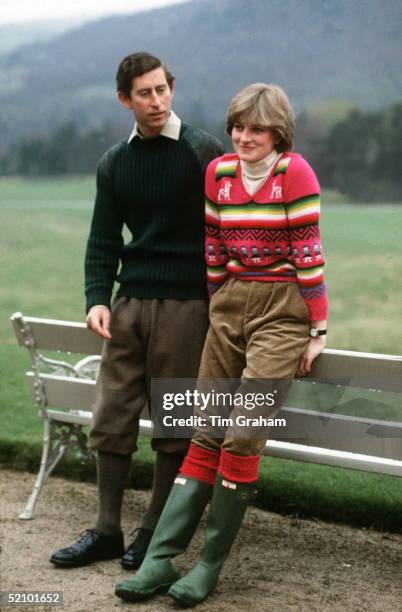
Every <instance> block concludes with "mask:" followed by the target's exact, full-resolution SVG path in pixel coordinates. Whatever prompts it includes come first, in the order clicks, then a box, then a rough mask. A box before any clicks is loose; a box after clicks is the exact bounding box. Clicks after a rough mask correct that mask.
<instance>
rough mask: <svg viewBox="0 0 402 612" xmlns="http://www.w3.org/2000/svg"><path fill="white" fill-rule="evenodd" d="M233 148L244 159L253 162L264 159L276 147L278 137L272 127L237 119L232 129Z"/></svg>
mask: <svg viewBox="0 0 402 612" xmlns="http://www.w3.org/2000/svg"><path fill="white" fill-rule="evenodd" d="M231 136H232V143H233V148H234V150H235V151H236V153H237V154H238V156H239V157H240V159H241V160H242V161H246V162H249V163H253V162H256V161H259V160H260V159H263V158H264V157H266V156H267V155H269V154H270V153H272V151H273V150H274V148H275V144H276V138H275V135H274V134H273V132H272V130H271V129H270V128H266V127H261V126H259V125H254V124H252V123H250V122H248V121H240V120H239V121H236V123H235V124H234V125H233V129H232V135H231Z"/></svg>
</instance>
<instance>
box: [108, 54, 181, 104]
mask: <svg viewBox="0 0 402 612" xmlns="http://www.w3.org/2000/svg"><path fill="white" fill-rule="evenodd" d="M156 68H163V70H164V72H165V75H166V80H167V82H168V85H169V87H171V85H172V83H173V81H174V76H173V74H172V73H171V72H170V70H168V69H167V68H166V66H164V65H163V64H162V62H161V60H160V59H159V58H158V57H155V55H151V53H146V52H145V51H139V52H138V53H131V54H130V55H127V57H125V58H124V59H122V60H121V62H120V64H119V67H118V69H117V73H116V84H117V87H116V89H117V91H121V92H122V93H124V94H125V95H126V96H127V97H130V91H131V89H132V86H133V79H135V78H136V77H139V76H142V75H143V74H145V73H146V72H150V71H151V70H155V69H156Z"/></svg>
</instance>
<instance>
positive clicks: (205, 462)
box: [180, 444, 220, 485]
mask: <svg viewBox="0 0 402 612" xmlns="http://www.w3.org/2000/svg"><path fill="white" fill-rule="evenodd" d="M219 457H220V454H219V453H217V452H215V451H211V450H207V449H206V448H203V447H201V446H197V444H190V448H189V449H188V451H187V455H186V456H185V458H184V461H183V463H182V466H181V468H180V474H183V475H184V476H189V477H190V478H194V479H195V480H200V481H201V482H205V483H206V484H211V485H213V484H215V478H216V471H217V469H218V465H219Z"/></svg>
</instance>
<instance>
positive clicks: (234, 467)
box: [218, 448, 260, 482]
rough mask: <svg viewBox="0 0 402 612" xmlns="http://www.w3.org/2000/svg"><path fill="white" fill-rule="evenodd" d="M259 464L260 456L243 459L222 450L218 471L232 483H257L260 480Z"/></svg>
mask: <svg viewBox="0 0 402 612" xmlns="http://www.w3.org/2000/svg"><path fill="white" fill-rule="evenodd" d="M259 462H260V455H252V456H251V457H243V456H241V455H234V454H233V453H228V452H227V451H225V450H224V449H223V448H222V450H221V457H220V462H219V467H218V471H219V473H220V474H222V476H223V477H224V478H226V479H227V480H230V481H232V482H255V481H256V480H258V464H259Z"/></svg>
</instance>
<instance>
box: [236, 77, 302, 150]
mask: <svg viewBox="0 0 402 612" xmlns="http://www.w3.org/2000/svg"><path fill="white" fill-rule="evenodd" d="M237 121H247V122H250V123H252V124H253V125H258V126H260V127H265V128H270V129H271V130H272V131H273V133H274V134H275V135H276V136H277V138H278V143H277V144H276V145H275V149H276V150H277V151H278V152H279V153H282V152H283V151H289V150H291V149H292V148H293V132H294V127H295V114H294V111H293V108H292V105H291V104H290V102H289V99H288V97H287V95H286V94H285V92H284V91H283V89H281V87H278V85H272V84H269V85H267V84H266V83H253V84H252V85H247V87H244V89H242V90H241V91H239V93H237V94H236V95H235V96H234V98H233V99H232V100H231V102H230V104H229V108H228V110H227V113H226V120H225V129H226V132H227V133H228V134H229V136H230V135H231V133H232V130H233V126H234V125H235V123H236V122H237Z"/></svg>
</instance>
